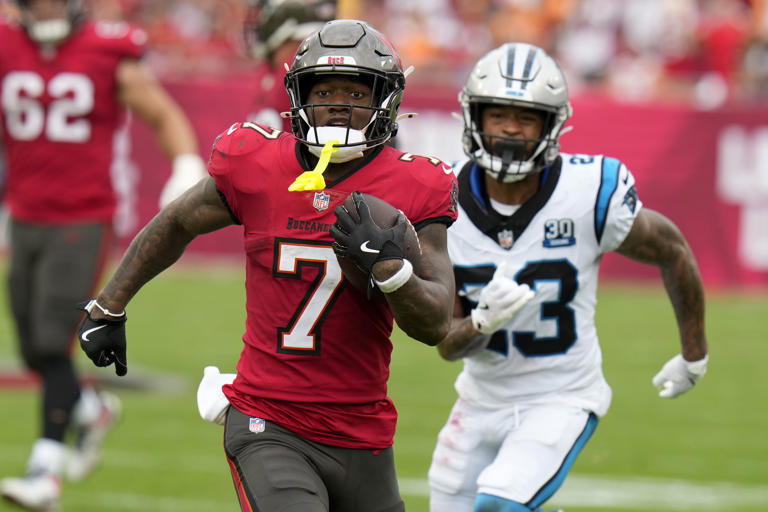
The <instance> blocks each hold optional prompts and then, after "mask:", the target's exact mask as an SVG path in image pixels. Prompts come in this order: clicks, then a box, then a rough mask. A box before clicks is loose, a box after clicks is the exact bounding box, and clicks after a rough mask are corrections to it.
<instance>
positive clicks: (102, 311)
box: [79, 20, 457, 512]
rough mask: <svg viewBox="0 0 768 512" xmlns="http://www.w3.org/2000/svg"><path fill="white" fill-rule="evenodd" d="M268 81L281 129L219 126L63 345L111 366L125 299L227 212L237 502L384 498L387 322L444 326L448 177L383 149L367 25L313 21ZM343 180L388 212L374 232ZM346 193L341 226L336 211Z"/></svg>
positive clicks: (376, 68) (397, 78)
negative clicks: (234, 276) (349, 272)
mask: <svg viewBox="0 0 768 512" xmlns="http://www.w3.org/2000/svg"><path fill="white" fill-rule="evenodd" d="M285 83H286V88H287V90H288V94H289V97H290V99H291V105H292V108H291V114H292V131H293V135H291V134H288V133H285V132H282V131H279V130H276V129H274V128H270V127H267V126H264V125H259V124H255V123H251V122H245V123H236V124H234V125H232V126H231V127H230V128H229V129H228V130H226V131H225V132H224V133H222V134H221V135H220V136H219V138H218V139H217V141H216V143H215V146H214V149H213V153H212V156H211V161H210V164H209V167H208V172H209V173H210V175H211V177H210V178H208V179H206V180H203V181H201V182H200V183H198V184H197V185H195V186H194V187H193V188H192V189H190V190H189V191H187V192H186V193H185V194H183V195H182V196H181V197H180V198H179V199H178V200H176V201H174V202H173V203H171V204H170V205H169V206H167V207H166V208H165V209H164V210H163V211H162V212H161V213H160V214H159V215H158V216H157V217H156V218H155V219H153V220H152V221H151V222H150V223H149V224H148V225H147V226H146V227H145V228H144V229H143V230H142V232H141V233H140V234H139V235H138V236H137V237H136V238H135V239H134V240H133V242H132V243H131V245H130V247H129V248H128V251H127V253H126V254H125V256H124V257H123V259H122V261H121V262H120V265H119V267H118V268H117V270H116V272H115V274H114V275H113V276H112V277H111V278H110V279H109V281H108V282H107V284H106V285H105V286H104V288H103V289H102V290H101V292H99V294H98V295H97V296H96V299H94V300H92V301H91V302H89V303H88V304H87V305H86V306H85V309H86V310H87V311H88V312H89V315H88V317H86V318H85V319H84V321H83V323H82V324H81V325H80V328H79V334H80V341H81V346H82V348H83V349H84V350H85V352H86V353H87V354H88V356H89V357H90V358H91V360H93V362H94V363H95V364H96V365H98V366H108V365H111V364H112V363H114V364H115V368H116V371H117V373H118V374H119V375H122V374H125V372H126V371H127V366H126V348H125V328H124V324H125V307H126V305H127V303H128V302H129V300H130V299H131V298H132V297H133V296H134V294H135V293H136V292H137V291H138V290H139V289H140V288H141V286H142V285H143V284H145V283H146V282H147V281H149V280H150V279H152V278H153V277H154V276H155V275H157V274H158V273H159V272H161V271H162V270H163V269H165V268H167V267H168V266H170V265H171V264H172V263H173V262H174V261H176V260H177V259H178V258H179V257H180V255H181V254H182V252H183V251H184V248H185V247H186V245H187V244H188V243H189V242H190V240H192V239H193V238H194V237H195V236H197V235H200V234H203V233H207V232H210V231H213V230H215V229H219V228H222V227H224V226H228V225H231V224H233V223H235V224H242V226H243V238H244V248H245V251H246V295H247V301H246V310H247V320H246V332H245V335H244V336H243V342H244V348H243V350H242V353H241V356H240V361H239V362H238V365H237V376H236V377H235V379H234V382H232V384H231V385H225V386H224V393H225V394H226V397H227V398H228V400H229V402H230V404H231V406H230V407H229V409H228V411H227V415H226V426H225V433H224V446H225V451H226V455H227V459H228V461H229V465H230V469H231V471H232V477H233V480H234V483H235V488H236V491H237V495H238V498H239V500H240V505H241V507H242V509H243V510H302V511H309V512H313V511H328V510H332V511H335V512H353V511H354V512H358V511H360V510H365V511H370V512H383V511H401V510H404V504H403V501H402V499H401V497H400V494H399V491H398V486H397V479H396V475H395V469H394V461H393V452H392V442H393V436H394V433H395V424H396V420H397V412H396V410H395V407H394V405H393V404H392V402H391V400H390V399H389V398H388V397H387V379H388V376H389V362H390V356H391V351H392V342H391V340H390V336H391V333H392V327H393V319H394V320H396V321H397V323H398V325H399V327H400V328H402V329H403V330H404V331H405V332H406V333H407V334H408V335H410V336H411V337H412V338H414V339H416V340H419V341H421V342H423V343H425V344H427V345H434V344H435V343H437V342H438V340H440V339H441V338H442V337H443V336H445V334H446V333H447V329H448V327H449V324H450V316H451V311H452V307H453V302H452V300H453V299H452V297H453V293H454V282H453V277H452V275H451V263H450V260H449V258H448V254H447V248H446V231H447V226H449V225H450V224H451V223H453V221H454V220H455V219H456V208H457V205H456V191H457V184H456V180H455V177H454V175H453V171H452V169H451V168H450V167H449V166H447V165H445V164H443V163H442V162H441V161H440V160H437V159H434V158H425V157H421V156H416V155H413V154H409V153H403V152H400V151H398V150H396V149H394V148H392V147H391V146H388V145H386V142H387V141H388V140H389V139H390V137H391V136H392V135H393V134H394V133H395V131H396V130H397V118H398V108H399V106H400V101H401V98H402V94H403V90H404V87H405V76H404V74H403V70H402V67H401V64H400V59H399V57H398V55H397V53H396V52H395V50H394V49H393V48H392V46H391V45H390V44H389V43H388V42H387V41H386V39H384V37H383V36H382V35H381V34H380V33H379V32H378V31H376V30H375V29H373V28H372V27H371V26H370V25H368V24H366V23H364V22H361V21H356V20H335V21H331V22H329V23H327V24H325V25H324V26H323V28H322V29H321V30H320V31H318V32H316V33H314V34H313V35H311V36H310V37H308V38H307V39H306V40H305V41H304V42H303V43H302V44H301V46H300V47H299V49H298V51H297V53H296V56H295V58H294V59H293V62H292V65H291V69H290V71H289V72H288V74H287V75H286V81H285ZM330 148H333V149H330ZM334 150H335V151H334ZM324 151H325V152H324ZM329 155H330V164H329V165H328V166H327V169H325V172H324V174H322V175H321V173H320V170H321V169H322V164H323V162H325V161H326V160H325V159H327V158H329ZM318 162H319V163H320V166H319V167H320V168H319V169H316V170H313V168H314V167H315V165H316V164H318ZM305 177H306V178H308V179H306V180H303V178H305ZM297 178H300V179H299V180H297ZM310 178H311V179H310ZM297 183H299V184H300V183H308V184H307V185H306V186H299V185H297ZM355 191H361V192H365V193H367V194H370V195H373V196H376V197H379V198H381V199H383V200H384V201H386V202H388V203H390V204H391V205H393V206H395V207H396V208H398V209H399V210H401V212H402V215H400V217H399V218H398V221H397V222H396V224H395V225H394V226H393V227H391V228H388V229H381V228H379V227H378V226H376V225H375V223H373V222H371V221H370V215H369V213H368V208H367V205H366V204H365V202H364V200H362V199H361V196H360V195H358V194H353V193H354V192H355ZM349 194H353V197H355V199H356V206H357V210H358V213H359V215H360V218H359V222H355V221H354V220H352V218H351V216H350V214H349V213H348V212H347V211H346V210H345V209H344V208H343V207H342V206H341V204H342V203H343V201H344V199H345V198H346V197H347V196H348V195H349ZM409 221H410V222H412V224H413V226H414V227H415V229H416V231H417V232H418V235H419V240H420V244H421V251H422V252H421V256H420V257H418V258H414V259H415V260H416V261H409V260H407V259H404V257H403V249H402V248H403V239H404V233H405V230H406V229H410V227H409V226H408V222H409ZM337 254H338V255H340V256H344V257H347V258H351V259H353V260H354V261H355V262H356V263H357V265H358V266H359V267H360V268H361V269H363V271H364V272H367V273H368V275H370V277H371V280H372V281H371V282H372V286H377V287H378V288H379V289H380V290H381V291H382V292H383V296H382V298H376V295H375V294H374V295H372V296H371V299H369V298H368V294H367V293H366V290H358V289H357V288H355V287H353V286H351V285H350V283H349V282H348V281H347V280H345V279H344V275H343V273H342V271H341V268H340V266H339V263H338V260H337V259H336V256H337Z"/></svg>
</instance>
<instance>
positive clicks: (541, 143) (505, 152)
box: [459, 43, 572, 183]
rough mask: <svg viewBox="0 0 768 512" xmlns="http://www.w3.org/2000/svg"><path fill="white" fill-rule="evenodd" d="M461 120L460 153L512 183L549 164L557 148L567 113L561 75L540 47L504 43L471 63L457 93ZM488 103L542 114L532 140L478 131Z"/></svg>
mask: <svg viewBox="0 0 768 512" xmlns="http://www.w3.org/2000/svg"><path fill="white" fill-rule="evenodd" d="M459 103H460V105H461V110H462V117H463V120H464V134H463V139H462V142H463V146H464V152H465V153H466V154H467V156H469V158H470V159H472V160H473V161H475V162H476V163H477V164H478V165H479V166H480V167H482V168H483V169H484V170H485V172H486V173H488V174H489V175H490V176H491V177H493V178H494V179H495V180H497V181H499V182H500V183H502V182H503V183H511V182H515V181H519V180H522V179H523V178H525V177H526V176H528V175H529V174H532V173H536V172H539V171H541V170H542V169H544V168H546V167H548V166H550V165H551V164H552V163H553V162H554V161H555V159H556V158H557V155H558V153H559V151H560V143H559V137H560V135H561V133H563V125H564V124H565V123H566V121H567V120H568V119H569V118H570V116H571V114H572V110H571V106H570V103H569V102H568V91H567V88H566V85H565V78H564V76H563V75H562V72H561V71H560V69H559V68H558V67H557V64H555V62H554V61H553V60H552V59H551V58H550V57H549V56H547V54H546V53H544V51H543V50H541V49H539V48H537V47H535V46H532V45H528V44H524V43H507V44H504V45H502V46H501V47H499V48H497V49H495V50H492V51H491V52H489V53H488V54H487V55H486V56H485V57H483V58H482V59H480V61H478V63H477V64H476V65H475V68H474V69H473V71H472V73H471V75H470V77H469V79H468V80H467V84H466V85H465V87H464V89H463V90H462V91H461V92H460V93H459ZM488 106H497V107H503V106H513V107H520V108H525V109H530V110H533V111H536V112H537V113H539V114H540V115H541V116H542V121H543V123H542V130H541V134H540V135H539V137H538V138H536V139H522V138H518V137H503V136H498V135H491V134H488V133H486V132H484V131H483V130H482V112H483V109H484V108H486V107H488Z"/></svg>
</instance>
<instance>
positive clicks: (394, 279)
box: [373, 259, 413, 293]
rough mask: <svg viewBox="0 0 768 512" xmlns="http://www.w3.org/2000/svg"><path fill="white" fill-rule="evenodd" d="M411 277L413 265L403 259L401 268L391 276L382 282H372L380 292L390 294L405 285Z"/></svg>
mask: <svg viewBox="0 0 768 512" xmlns="http://www.w3.org/2000/svg"><path fill="white" fill-rule="evenodd" d="M412 275H413V265H411V262H410V261H408V260H406V259H403V266H402V267H400V270H398V271H397V272H395V273H394V275H393V276H391V277H389V278H388V279H386V280H384V281H377V280H376V279H374V280H373V282H374V283H376V286H378V287H379V290H381V291H382V292H384V293H392V292H394V291H395V290H398V289H399V288H400V287H401V286H403V285H404V284H405V283H407V282H408V280H409V279H410V278H411V276H412Z"/></svg>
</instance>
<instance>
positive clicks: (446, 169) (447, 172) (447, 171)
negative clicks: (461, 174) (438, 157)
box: [443, 164, 453, 174]
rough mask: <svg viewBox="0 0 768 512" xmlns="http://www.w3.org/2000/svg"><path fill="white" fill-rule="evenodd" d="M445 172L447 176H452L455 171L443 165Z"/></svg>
mask: <svg viewBox="0 0 768 512" xmlns="http://www.w3.org/2000/svg"><path fill="white" fill-rule="evenodd" d="M443 172H444V173H445V174H451V173H452V172H453V169H451V168H450V167H446V166H445V164H443Z"/></svg>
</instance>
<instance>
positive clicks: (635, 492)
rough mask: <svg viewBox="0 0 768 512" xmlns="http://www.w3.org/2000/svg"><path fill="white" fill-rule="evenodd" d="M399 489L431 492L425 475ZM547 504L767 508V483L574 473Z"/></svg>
mask: <svg viewBox="0 0 768 512" xmlns="http://www.w3.org/2000/svg"><path fill="white" fill-rule="evenodd" d="M400 492H401V494H403V495H411V496H428V495H429V486H428V485H427V482H426V480H423V479H416V478H412V479H409V478H402V479H400ZM547 505H548V506H549V508H551V507H553V506H559V507H569V506H572V507H590V508H593V509H600V508H611V509H622V508H624V509H634V510H638V509H645V510H654V509H656V508H664V509H667V510H679V511H689V510H697V511H705V510H713V511H723V510H738V509H739V507H757V506H761V505H762V506H763V507H765V508H762V507H761V509H763V510H768V486H757V485H754V486H750V485H743V484H735V483H729V482H712V483H706V484H705V483H702V482H692V481H688V480H667V479H663V478H646V477H611V476H598V475H584V474H572V475H570V476H569V477H568V478H566V480H565V483H564V484H563V486H562V487H561V488H560V490H559V491H558V492H557V493H556V494H555V495H554V496H553V497H552V499H551V500H550V501H549V502H548V504H547ZM545 508H546V507H545Z"/></svg>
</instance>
